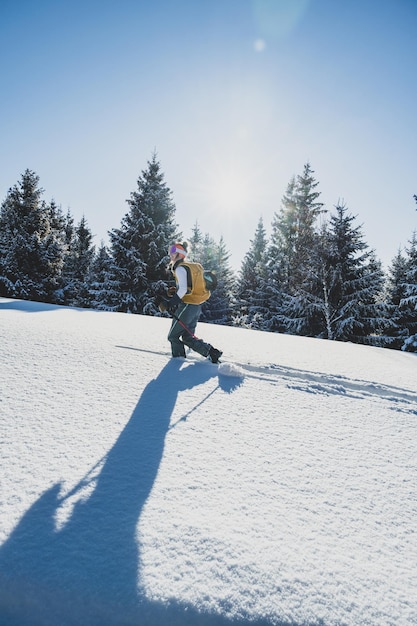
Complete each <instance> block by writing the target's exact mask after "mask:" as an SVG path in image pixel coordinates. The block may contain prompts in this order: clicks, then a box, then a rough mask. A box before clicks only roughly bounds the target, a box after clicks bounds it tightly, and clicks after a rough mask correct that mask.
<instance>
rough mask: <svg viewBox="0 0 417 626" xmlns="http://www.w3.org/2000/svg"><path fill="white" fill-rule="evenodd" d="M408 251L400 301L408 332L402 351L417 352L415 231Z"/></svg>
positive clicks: (416, 249)
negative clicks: (402, 295) (402, 294)
mask: <svg viewBox="0 0 417 626" xmlns="http://www.w3.org/2000/svg"><path fill="white" fill-rule="evenodd" d="M409 243H410V246H409V248H407V249H406V252H407V262H406V274H405V281H404V286H403V287H404V291H405V295H404V297H403V298H402V299H401V301H400V309H401V311H402V313H403V319H404V325H405V327H406V329H407V332H408V337H407V339H405V341H404V344H403V346H402V350H405V351H407V352H417V233H416V232H415V231H414V233H413V236H412V238H411V240H410V242H409Z"/></svg>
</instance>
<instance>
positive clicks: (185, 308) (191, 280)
mask: <svg viewBox="0 0 417 626" xmlns="http://www.w3.org/2000/svg"><path fill="white" fill-rule="evenodd" d="M169 257H170V264H169V268H170V270H171V272H172V274H173V276H174V278H175V287H170V288H169V289H168V297H167V298H163V299H162V307H164V308H165V310H166V311H168V313H170V314H171V315H172V316H173V320H172V324H171V329H170V331H169V334H168V341H170V343H171V352H172V356H173V357H185V356H186V355H185V346H188V347H189V348H191V349H192V350H194V351H195V352H198V353H199V354H201V355H202V356H204V357H207V358H209V359H210V361H211V362H212V363H217V362H218V360H219V358H220V357H221V355H222V354H223V353H222V352H221V351H220V350H217V348H213V346H212V345H210V344H209V343H206V342H205V341H203V340H202V339H198V338H197V337H196V336H195V335H194V331H195V328H196V326H197V322H198V319H199V317H200V313H201V307H202V304H203V302H205V301H206V300H208V298H209V297H210V291H209V290H208V289H207V286H206V283H205V280H204V270H203V268H202V266H201V264H200V263H191V262H188V261H186V260H185V259H186V257H187V244H186V243H175V244H173V245H172V246H170V248H169ZM160 307H161V305H160Z"/></svg>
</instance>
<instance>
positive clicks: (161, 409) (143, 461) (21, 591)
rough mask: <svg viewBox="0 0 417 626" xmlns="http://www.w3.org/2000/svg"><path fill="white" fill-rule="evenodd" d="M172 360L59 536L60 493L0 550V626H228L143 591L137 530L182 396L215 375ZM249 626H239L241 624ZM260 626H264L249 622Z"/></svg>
mask: <svg viewBox="0 0 417 626" xmlns="http://www.w3.org/2000/svg"><path fill="white" fill-rule="evenodd" d="M180 367H181V363H178V362H177V361H176V360H170V361H169V362H168V364H167V365H166V366H165V367H164V368H163V369H162V371H161V373H160V374H159V375H158V377H157V378H156V379H154V380H152V381H151V382H150V383H149V384H148V385H147V387H146V388H145V389H144V391H143V393H142V395H141V397H140V399H139V401H138V404H137V406H136V408H135V410H134V411H133V414H132V416H131V418H130V420H129V422H128V423H127V425H126V427H125V428H124V430H123V431H122V433H121V434H120V436H119V438H118V439H117V441H116V442H115V444H114V446H113V448H112V449H111V450H110V451H109V453H108V454H107V456H106V457H105V459H104V460H103V464H102V466H101V469H100V471H99V473H98V475H97V476H94V477H93V478H86V479H84V480H83V481H81V482H80V483H79V485H77V486H76V487H75V488H74V489H73V490H72V491H71V495H76V494H77V493H78V494H80V493H81V490H82V489H83V488H85V487H86V486H88V484H89V482H90V484H89V486H90V488H91V489H93V491H92V493H91V495H89V497H85V498H84V499H83V498H79V499H78V500H77V502H76V504H75V505H74V508H73V510H72V513H71V515H70V517H69V519H68V520H67V522H66V523H65V524H64V525H63V527H62V528H61V529H59V530H58V529H57V525H56V520H57V512H58V510H59V508H60V507H61V506H62V505H63V504H64V503H65V502H66V499H67V498H68V494H67V495H66V496H64V497H62V496H60V489H61V487H60V485H59V484H57V485H54V486H53V487H52V488H50V489H49V490H47V491H46V492H45V493H43V494H42V496H41V497H40V498H39V499H38V500H37V501H36V502H35V503H34V504H33V506H32V507H31V508H30V509H29V510H28V511H27V512H26V514H25V515H24V516H23V517H22V519H21V520H20V522H19V524H18V525H17V527H16V528H15V529H14V531H13V532H12V534H11V535H10V536H9V538H8V540H7V541H6V542H5V543H4V544H3V546H2V547H1V549H0V624H1V625H2V626H3V625H4V626H6V625H7V626H17V625H19V626H29V625H30V626H57V624H59V625H60V626H75V625H76V626H82V625H85V626H123V625H128V624H131V625H133V624H135V626H141V625H143V626H145V625H146V626H165V625H167V626H168V625H169V626H174V625H177V626H187V625H189V626H197V625H198V626H228V625H229V624H231V623H232V622H230V621H229V620H227V619H225V618H223V617H219V616H218V615H210V614H202V613H199V612H197V611H196V610H195V609H194V608H193V607H188V606H183V605H181V604H179V603H176V602H172V603H170V604H169V605H162V604H160V603H157V602H152V601H149V600H147V599H146V597H145V596H144V595H141V594H140V592H138V587H137V581H138V578H139V572H138V563H139V554H138V545H137V541H136V528H137V524H138V520H139V518H140V515H141V512H142V510H143V507H144V505H145V503H146V500H147V498H148V496H149V494H150V492H151V490H152V486H153V484H154V481H155V478H156V476H157V473H158V468H159V465H160V462H161V459H162V455H163V450H164V440H165V436H166V433H167V431H168V428H169V423H170V418H171V415H172V412H173V409H174V406H175V403H176V399H177V395H178V392H179V391H181V390H185V389H189V388H192V387H194V386H196V385H200V384H203V383H205V382H206V381H207V380H208V379H209V378H210V377H212V376H214V375H215V373H216V370H215V369H214V370H213V369H212V368H210V367H199V366H198V365H196V366H188V367H186V368H184V369H182V370H181V369H180ZM244 623H247V622H236V621H235V622H233V624H244ZM251 624H257V625H259V626H261V622H251Z"/></svg>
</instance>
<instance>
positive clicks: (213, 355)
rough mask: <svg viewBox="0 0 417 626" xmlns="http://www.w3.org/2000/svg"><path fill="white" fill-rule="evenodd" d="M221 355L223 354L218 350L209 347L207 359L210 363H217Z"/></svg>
mask: <svg viewBox="0 0 417 626" xmlns="http://www.w3.org/2000/svg"><path fill="white" fill-rule="evenodd" d="M222 354H223V352H221V351H220V350H217V349H216V348H213V346H210V351H209V353H208V358H209V359H210V361H211V362H212V363H218V362H219V359H220V357H221V355H222Z"/></svg>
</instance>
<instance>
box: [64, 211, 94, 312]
mask: <svg viewBox="0 0 417 626" xmlns="http://www.w3.org/2000/svg"><path fill="white" fill-rule="evenodd" d="M65 236H66V242H67V252H66V257H65V264H64V270H63V277H62V282H63V287H62V292H63V302H64V304H67V305H69V306H80V307H88V306H89V305H90V297H89V285H88V280H89V275H90V270H91V265H92V263H93V259H94V255H95V248H94V245H93V243H92V241H93V235H92V233H91V230H90V228H89V226H88V224H87V220H86V218H85V217H84V216H83V217H82V218H81V220H80V222H79V224H77V226H76V227H74V226H73V219H72V217H71V216H70V215H69V214H68V215H67V219H66V224H65Z"/></svg>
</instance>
